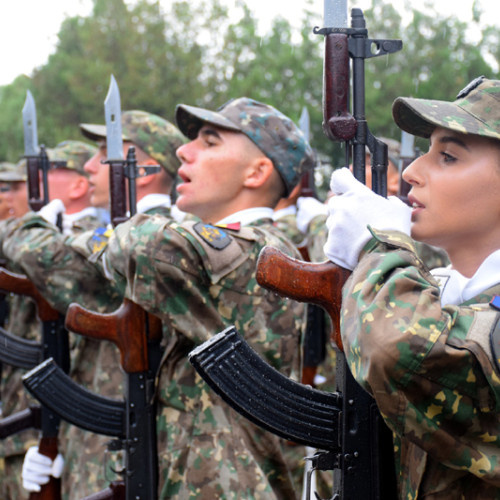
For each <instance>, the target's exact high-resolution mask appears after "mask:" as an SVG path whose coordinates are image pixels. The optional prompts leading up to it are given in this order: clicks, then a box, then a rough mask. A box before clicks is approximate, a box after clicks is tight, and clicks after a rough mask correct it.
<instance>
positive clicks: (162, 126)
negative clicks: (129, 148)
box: [80, 110, 186, 177]
mask: <svg viewBox="0 0 500 500" xmlns="http://www.w3.org/2000/svg"><path fill="white" fill-rule="evenodd" d="M121 123H122V139H123V140H124V141H130V142H132V143H134V144H135V145H136V146H137V147H139V148H140V149H142V150H143V151H144V152H145V153H146V154H148V155H149V156H151V158H153V160H155V161H157V162H158V164H159V165H161V166H162V167H163V168H164V169H165V170H166V171H167V173H168V174H170V175H171V176H172V177H175V176H176V174H177V170H178V169H179V166H180V162H179V160H178V158H177V156H176V154H175V152H176V150H177V148H179V147H180V146H182V144H184V143H185V142H186V139H185V138H184V136H183V135H182V134H181V133H180V132H179V130H178V129H177V127H176V126H175V125H173V124H172V123H170V122H169V121H167V120H165V119H164V118H161V117H160V116H158V115H154V114H152V113H147V112H146V111H138V110H131V111H125V112H123V113H122V119H121ZM80 129H81V131H82V133H83V135H84V136H85V137H88V138H89V139H92V140H94V141H99V140H101V139H105V138H106V126H105V125H93V124H89V123H82V124H80Z"/></svg>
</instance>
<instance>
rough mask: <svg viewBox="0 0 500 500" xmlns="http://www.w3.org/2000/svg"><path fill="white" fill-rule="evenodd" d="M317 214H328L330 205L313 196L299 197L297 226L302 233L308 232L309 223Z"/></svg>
mask: <svg viewBox="0 0 500 500" xmlns="http://www.w3.org/2000/svg"><path fill="white" fill-rule="evenodd" d="M317 215H328V207H327V206H326V205H325V204H324V203H321V201H319V200H317V199H316V198H313V197H300V198H298V199H297V217H296V218H297V227H298V228H299V231H300V232H301V233H304V234H306V233H307V228H308V227H309V223H310V222H311V221H312V220H313V219H314V217H316V216H317Z"/></svg>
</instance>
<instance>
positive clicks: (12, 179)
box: [0, 141, 99, 499]
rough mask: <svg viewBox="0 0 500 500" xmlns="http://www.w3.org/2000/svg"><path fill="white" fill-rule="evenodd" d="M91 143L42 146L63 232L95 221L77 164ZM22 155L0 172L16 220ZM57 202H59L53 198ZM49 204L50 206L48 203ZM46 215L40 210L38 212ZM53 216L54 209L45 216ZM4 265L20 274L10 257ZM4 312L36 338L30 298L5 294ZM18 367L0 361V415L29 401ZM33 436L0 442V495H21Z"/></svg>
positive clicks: (18, 329) (23, 198) (22, 189)
mask: <svg viewBox="0 0 500 500" xmlns="http://www.w3.org/2000/svg"><path fill="white" fill-rule="evenodd" d="M95 150H96V148H95V147H93V146H90V145H88V144H85V143H82V142H79V141H66V142H64V143H61V144H59V145H58V146H56V148H54V149H51V150H48V154H49V155H50V156H49V160H50V167H51V168H50V170H49V172H48V176H47V178H48V183H49V195H50V196H51V199H54V198H56V197H57V198H58V199H62V200H63V202H64V204H65V205H66V207H67V211H66V213H64V214H63V216H62V223H63V226H64V227H65V228H66V231H68V232H77V231H83V230H84V229H86V228H89V227H95V226H96V225H97V224H98V223H99V218H98V214H97V213H96V212H95V210H94V209H93V208H90V209H89V207H88V181H87V178H86V175H85V174H84V172H83V165H84V164H85V162H86V161H87V160H88V159H89V158H90V157H91V156H92V155H93V154H94V153H95ZM26 179H27V177H26V160H24V159H23V160H21V161H20V162H19V164H18V165H17V166H16V168H15V169H9V170H8V171H6V172H2V173H0V182H3V183H4V185H7V186H8V187H9V190H8V191H7V192H6V198H7V202H8V204H9V207H10V212H11V213H10V214H9V215H10V217H15V218H14V219H12V220H13V221H16V220H17V219H18V218H20V217H21V216H23V215H24V214H25V213H26V212H28V210H29V207H28V202H27V194H28V193H27V188H26ZM56 203H57V206H59V207H60V206H61V205H60V203H59V202H56ZM52 206H54V205H52ZM41 213H44V214H45V215H46V212H43V210H42V211H41ZM52 216H54V212H53V211H52V213H50V207H49V217H52ZM7 267H8V268H9V269H10V270H12V271H15V272H20V273H23V270H22V269H21V268H19V267H17V266H16V265H15V264H14V263H13V262H12V261H8V262H7ZM8 301H9V315H8V318H7V321H6V327H7V329H8V330H9V331H11V332H12V333H14V334H16V335H18V336H20V337H22V338H25V339H29V340H39V337H40V336H39V333H40V323H39V321H38V318H37V314H36V308H35V305H34V303H33V301H32V300H31V299H30V298H28V297H23V296H19V295H14V294H10V295H9V296H8ZM22 375H23V372H22V371H21V370H18V369H15V368H13V367H11V366H4V369H3V373H2V397H3V402H4V415H5V416H8V415H11V414H13V413H15V412H17V411H20V410H22V409H24V408H26V407H27V406H28V404H33V403H35V402H34V400H33V399H32V398H31V397H29V396H28V395H27V393H26V391H25V390H24V387H23V385H22V382H21V377H22ZM37 441H38V432H37V431H35V430H25V431H23V432H21V433H19V434H17V435H14V436H12V437H9V438H7V439H5V440H3V441H2V442H1V446H2V452H3V455H4V465H5V470H4V474H3V475H2V478H3V480H2V481H1V489H0V492H1V498H5V499H8V498H12V499H14V498H15V499H18V498H19V499H21V498H26V497H27V494H26V492H25V491H24V490H23V489H22V487H21V481H20V479H21V466H22V462H23V457H24V453H25V451H26V450H27V449H28V448H29V447H31V446H33V445H35V444H36V443H37Z"/></svg>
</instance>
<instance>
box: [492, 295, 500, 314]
mask: <svg viewBox="0 0 500 500" xmlns="http://www.w3.org/2000/svg"><path fill="white" fill-rule="evenodd" d="M490 306H491V307H494V308H495V309H496V310H497V311H500V295H495V296H494V297H493V298H492V299H491V300H490Z"/></svg>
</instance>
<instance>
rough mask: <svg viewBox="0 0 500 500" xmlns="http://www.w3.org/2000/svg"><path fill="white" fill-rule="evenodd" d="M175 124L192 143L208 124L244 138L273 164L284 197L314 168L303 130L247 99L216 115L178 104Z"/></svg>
mask: <svg viewBox="0 0 500 500" xmlns="http://www.w3.org/2000/svg"><path fill="white" fill-rule="evenodd" d="M175 120H176V122H177V125H178V127H179V129H180V130H181V132H182V133H183V134H184V135H185V136H186V137H188V138H189V139H194V138H195V137H196V136H197V135H198V131H199V130H200V128H201V127H202V126H203V124H205V123H210V124H212V125H215V126H217V127H221V128H223V129H226V130H233V131H236V132H242V133H243V134H245V135H246V136H247V137H248V138H249V139H250V140H251V141H252V142H253V143H255V144H256V145H257V147H258V148H259V149H260V150H261V151H262V152H263V153H264V154H265V155H266V156H267V157H268V158H269V159H270V160H271V161H272V162H273V165H274V168H276V170H277V171H278V173H279V174H280V177H281V179H282V180H283V183H284V184H285V196H288V195H289V194H290V193H291V192H292V190H293V188H294V187H295V186H296V185H297V184H298V182H299V179H300V178H301V176H302V174H304V173H305V172H306V171H308V170H310V169H312V168H313V167H314V165H315V159H314V152H313V150H312V149H311V146H310V145H309V143H308V141H307V139H306V138H305V136H304V134H303V133H302V131H301V130H300V128H299V127H297V126H296V125H295V124H294V123H293V121H292V120H290V118H288V117H287V116H285V115H284V114H283V113H281V112H280V111H278V110H277V109H276V108H273V107H272V106H270V105H268V104H264V103H262V102H258V101H255V100H254V99H250V98H248V97H240V98H238V99H231V100H230V101H228V102H226V103H225V104H224V105H222V106H221V107H220V108H219V109H218V110H217V111H210V110H208V109H202V108H197V107H194V106H187V105H186V104H179V105H178V106H177V108H176V112H175Z"/></svg>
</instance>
